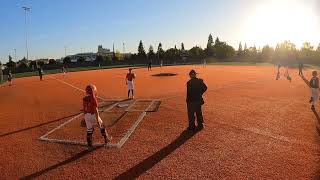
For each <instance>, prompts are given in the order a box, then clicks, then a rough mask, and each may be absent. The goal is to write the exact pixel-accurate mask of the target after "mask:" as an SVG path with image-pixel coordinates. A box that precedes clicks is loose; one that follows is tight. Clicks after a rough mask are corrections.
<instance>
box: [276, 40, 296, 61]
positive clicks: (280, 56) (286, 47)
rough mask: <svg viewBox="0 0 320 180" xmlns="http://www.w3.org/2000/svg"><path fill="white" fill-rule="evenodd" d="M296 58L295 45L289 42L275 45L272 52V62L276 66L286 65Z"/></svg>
mask: <svg viewBox="0 0 320 180" xmlns="http://www.w3.org/2000/svg"><path fill="white" fill-rule="evenodd" d="M295 57H296V45H295V44H293V43H292V42H290V41H284V42H282V43H279V44H277V46H276V48H275V51H274V58H273V59H274V62H275V63H277V64H284V65H288V64H290V63H292V59H295Z"/></svg>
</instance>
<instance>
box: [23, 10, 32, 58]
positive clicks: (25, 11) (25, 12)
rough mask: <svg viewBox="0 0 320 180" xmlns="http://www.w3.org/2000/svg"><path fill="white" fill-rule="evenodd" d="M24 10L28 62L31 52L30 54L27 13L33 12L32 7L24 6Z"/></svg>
mask: <svg viewBox="0 0 320 180" xmlns="http://www.w3.org/2000/svg"><path fill="white" fill-rule="evenodd" d="M22 9H23V10H24V23H25V26H26V53H27V60H29V52H28V28H27V12H28V11H30V10H31V8H30V7H27V6H22Z"/></svg>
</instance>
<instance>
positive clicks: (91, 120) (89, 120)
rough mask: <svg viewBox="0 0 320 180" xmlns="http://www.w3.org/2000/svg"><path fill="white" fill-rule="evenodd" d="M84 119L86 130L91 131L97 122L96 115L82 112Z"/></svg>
mask: <svg viewBox="0 0 320 180" xmlns="http://www.w3.org/2000/svg"><path fill="white" fill-rule="evenodd" d="M84 120H85V121H86V126H87V132H93V125H94V124H95V123H97V119H96V115H95V114H91V113H86V114H84Z"/></svg>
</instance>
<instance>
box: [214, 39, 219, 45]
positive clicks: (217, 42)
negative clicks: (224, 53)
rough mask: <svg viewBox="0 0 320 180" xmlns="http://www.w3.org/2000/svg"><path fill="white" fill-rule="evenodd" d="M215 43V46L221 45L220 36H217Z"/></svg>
mask: <svg viewBox="0 0 320 180" xmlns="http://www.w3.org/2000/svg"><path fill="white" fill-rule="evenodd" d="M214 45H215V46H219V45H220V40H219V38H218V37H217V38H216V41H215V42H214Z"/></svg>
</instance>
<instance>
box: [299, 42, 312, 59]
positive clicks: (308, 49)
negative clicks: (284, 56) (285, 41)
mask: <svg viewBox="0 0 320 180" xmlns="http://www.w3.org/2000/svg"><path fill="white" fill-rule="evenodd" d="M301 54H302V55H303V56H311V55H312V54H313V46H311V44H310V43H309V42H304V43H303V45H302V48H301Z"/></svg>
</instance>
